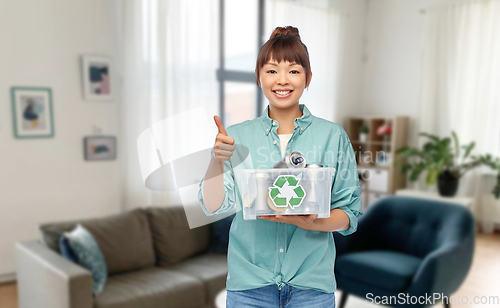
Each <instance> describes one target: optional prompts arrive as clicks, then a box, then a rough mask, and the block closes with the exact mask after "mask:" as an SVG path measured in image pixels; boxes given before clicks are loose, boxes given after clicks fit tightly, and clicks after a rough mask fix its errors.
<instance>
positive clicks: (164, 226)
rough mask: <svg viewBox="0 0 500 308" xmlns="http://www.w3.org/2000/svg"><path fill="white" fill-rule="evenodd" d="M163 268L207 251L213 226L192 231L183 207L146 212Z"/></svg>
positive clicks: (155, 208)
mask: <svg viewBox="0 0 500 308" xmlns="http://www.w3.org/2000/svg"><path fill="white" fill-rule="evenodd" d="M146 212H147V214H148V217H149V224H150V226H151V233H152V237H153V243H154V247H155V250H156V257H157V261H158V264H159V265H160V266H163V265H168V264H173V263H176V262H180V261H182V260H185V259H187V258H189V257H192V256H196V255H198V254H201V253H203V252H207V251H208V245H209V241H210V229H211V227H210V225H205V226H201V227H198V228H194V229H190V228H189V224H188V221H187V218H186V213H185V212H184V207H182V206H169V207H150V208H147V209H146Z"/></svg>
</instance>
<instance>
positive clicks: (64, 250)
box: [59, 234, 78, 263]
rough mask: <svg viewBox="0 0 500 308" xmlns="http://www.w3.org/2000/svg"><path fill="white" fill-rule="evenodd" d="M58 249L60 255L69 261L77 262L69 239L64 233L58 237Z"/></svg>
mask: <svg viewBox="0 0 500 308" xmlns="http://www.w3.org/2000/svg"><path fill="white" fill-rule="evenodd" d="M59 250H60V251H61V255H62V256H63V257H64V258H66V259H68V260H69V261H71V262H74V263H78V258H77V256H76V255H75V252H74V251H73V249H71V246H70V245H69V240H68V238H67V237H66V236H64V234H63V235H62V236H61V237H60V238H59Z"/></svg>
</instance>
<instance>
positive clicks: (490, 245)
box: [0, 232, 500, 308]
mask: <svg viewBox="0 0 500 308" xmlns="http://www.w3.org/2000/svg"><path fill="white" fill-rule="evenodd" d="M340 295H341V292H340V291H337V292H336V293H335V296H336V300H337V307H338V305H339V300H340ZM453 296H454V298H455V299H457V298H458V296H460V298H461V299H462V300H463V299H464V297H467V299H468V301H469V303H467V304H465V303H455V304H453V303H452V304H451V307H456V308H490V307H491V308H493V307H495V308H498V307H500V303H498V302H497V303H494V302H490V303H484V304H474V303H472V301H473V300H474V297H475V296H478V297H479V299H482V300H483V301H487V300H488V299H489V297H490V296H496V297H497V300H499V298H500V233H498V232H497V233H495V234H484V233H479V234H478V235H477V241H476V251H475V255H474V261H473V263H472V268H471V270H470V272H469V275H468V276H467V279H466V280H465V282H464V283H463V284H462V286H461V287H460V289H459V290H458V291H457V292H456V293H455V294H454V295H453ZM481 297H483V298H481ZM375 306H376V305H374V304H371V303H369V302H366V300H365V299H364V298H355V297H352V296H351V297H349V299H348V301H347V304H346V308H373V307H375ZM0 307H1V308H18V304H17V287H16V284H0ZM379 307H380V306H379ZM436 307H442V306H441V305H436Z"/></svg>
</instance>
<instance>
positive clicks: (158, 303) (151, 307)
mask: <svg viewBox="0 0 500 308" xmlns="http://www.w3.org/2000/svg"><path fill="white" fill-rule="evenodd" d="M205 298H206V296H205V291H204V288H203V284H202V283H201V281H199V280H198V279H196V278H194V277H190V276H188V275H185V274H183V273H178V272H173V271H169V270H164V269H161V268H157V267H153V268H148V269H143V270H139V271H136V272H133V273H126V274H120V275H114V276H111V277H109V278H108V283H107V284H106V287H105V288H104V291H103V292H102V293H101V294H100V295H98V296H97V297H96V299H95V304H94V307H95V308H145V307H147V308H183V307H185V308H188V307H189V308H191V307H203V306H204V305H205V302H204V299H205Z"/></svg>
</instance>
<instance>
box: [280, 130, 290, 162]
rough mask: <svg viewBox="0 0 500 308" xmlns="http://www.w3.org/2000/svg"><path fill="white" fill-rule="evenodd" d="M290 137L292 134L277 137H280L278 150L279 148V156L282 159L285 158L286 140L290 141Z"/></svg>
mask: <svg viewBox="0 0 500 308" xmlns="http://www.w3.org/2000/svg"><path fill="white" fill-rule="evenodd" d="M292 135H293V134H287V135H285V134H283V135H279V134H278V137H280V148H281V156H282V157H285V154H286V153H285V151H286V145H287V144H288V140H290V138H292Z"/></svg>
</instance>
